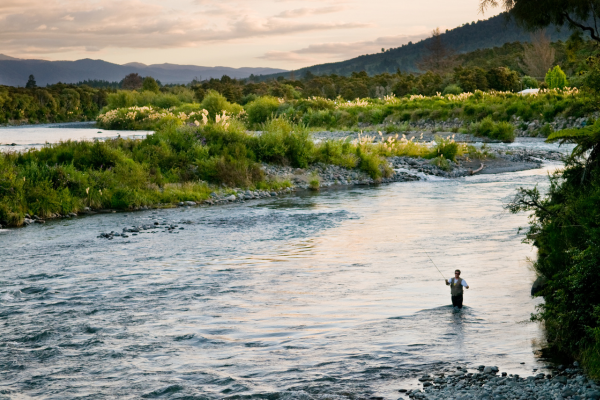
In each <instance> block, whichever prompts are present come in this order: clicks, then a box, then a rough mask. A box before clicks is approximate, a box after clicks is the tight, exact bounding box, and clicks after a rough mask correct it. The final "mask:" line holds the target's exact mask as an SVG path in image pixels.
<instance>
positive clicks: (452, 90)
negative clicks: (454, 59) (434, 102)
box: [442, 83, 463, 96]
mask: <svg viewBox="0 0 600 400" xmlns="http://www.w3.org/2000/svg"><path fill="white" fill-rule="evenodd" d="M462 92H463V90H462V88H461V87H460V86H458V85H457V84H455V83H451V84H450V85H448V86H446V87H445V88H444V91H443V92H442V95H444V96H446V95H448V94H461V93H462Z"/></svg>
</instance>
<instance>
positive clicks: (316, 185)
mask: <svg viewBox="0 0 600 400" xmlns="http://www.w3.org/2000/svg"><path fill="white" fill-rule="evenodd" d="M320 185H321V180H320V179H319V177H318V176H316V175H315V176H314V177H312V179H311V180H310V181H309V182H308V187H309V188H310V190H315V191H318V190H319V189H320Z"/></svg>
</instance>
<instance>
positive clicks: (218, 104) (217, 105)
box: [201, 90, 232, 120]
mask: <svg viewBox="0 0 600 400" xmlns="http://www.w3.org/2000/svg"><path fill="white" fill-rule="evenodd" d="M201 106H202V108H203V109H205V110H207V111H208V115H209V118H210V119H212V120H214V119H215V116H216V115H217V114H221V112H222V111H223V110H225V111H231V110H232V104H231V103H230V102H228V101H227V99H226V98H225V96H223V95H222V94H220V93H219V92H216V91H214V90H209V91H208V93H207V94H206V96H204V100H202V103H201Z"/></svg>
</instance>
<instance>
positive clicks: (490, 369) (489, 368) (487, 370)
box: [483, 367, 492, 374]
mask: <svg viewBox="0 0 600 400" xmlns="http://www.w3.org/2000/svg"><path fill="white" fill-rule="evenodd" d="M483 373H484V374H491V373H492V367H484V368H483Z"/></svg>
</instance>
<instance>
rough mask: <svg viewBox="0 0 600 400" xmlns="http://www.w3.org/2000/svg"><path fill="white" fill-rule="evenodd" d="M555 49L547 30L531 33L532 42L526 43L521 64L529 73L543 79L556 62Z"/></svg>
mask: <svg viewBox="0 0 600 400" xmlns="http://www.w3.org/2000/svg"><path fill="white" fill-rule="evenodd" d="M554 58H555V51H554V48H553V47H552V46H551V45H550V38H548V36H546V30H545V29H540V30H539V31H537V32H536V33H533V34H532V35H531V44H527V45H525V52H524V54H523V63H522V64H521V65H520V66H521V68H522V69H523V71H525V73H526V74H527V75H530V76H533V77H534V78H537V79H541V78H542V77H543V76H544V75H545V74H546V72H547V71H548V70H549V69H550V68H552V65H553V64H554Z"/></svg>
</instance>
